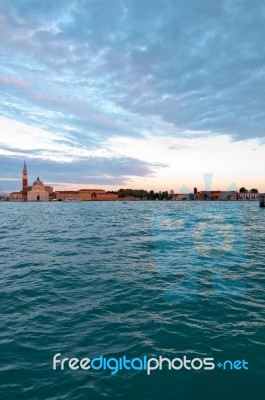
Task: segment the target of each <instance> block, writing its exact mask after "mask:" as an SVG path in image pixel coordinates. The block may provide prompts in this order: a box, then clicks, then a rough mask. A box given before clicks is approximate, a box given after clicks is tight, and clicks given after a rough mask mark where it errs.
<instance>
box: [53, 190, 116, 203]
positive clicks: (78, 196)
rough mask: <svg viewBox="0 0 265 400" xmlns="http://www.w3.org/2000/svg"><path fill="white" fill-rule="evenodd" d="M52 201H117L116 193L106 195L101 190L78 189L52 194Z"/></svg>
mask: <svg viewBox="0 0 265 400" xmlns="http://www.w3.org/2000/svg"><path fill="white" fill-rule="evenodd" d="M54 199H55V200H58V201H66V200H69V199H71V200H79V201H114V200H118V195H117V194H116V193H108V192H106V191H105V190H103V189H80V190H63V191H56V192H55V193H54Z"/></svg>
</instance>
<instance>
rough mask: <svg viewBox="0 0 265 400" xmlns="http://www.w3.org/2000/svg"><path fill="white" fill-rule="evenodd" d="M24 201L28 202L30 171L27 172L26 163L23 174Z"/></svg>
mask: <svg viewBox="0 0 265 400" xmlns="http://www.w3.org/2000/svg"><path fill="white" fill-rule="evenodd" d="M22 200H23V201H27V200H28V171H27V166H26V163H25V161H24V168H23V172H22Z"/></svg>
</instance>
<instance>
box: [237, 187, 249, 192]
mask: <svg viewBox="0 0 265 400" xmlns="http://www.w3.org/2000/svg"><path fill="white" fill-rule="evenodd" d="M245 192H247V189H246V188H245V187H244V186H243V187H242V188H240V189H239V193H245Z"/></svg>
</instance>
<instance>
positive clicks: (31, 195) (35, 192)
mask: <svg viewBox="0 0 265 400" xmlns="http://www.w3.org/2000/svg"><path fill="white" fill-rule="evenodd" d="M28 201H49V191H48V190H47V189H46V187H45V186H44V184H43V182H42V181H41V180H40V178H39V177H38V178H37V179H36V181H35V182H34V183H33V185H32V186H31V188H30V189H29V190H28Z"/></svg>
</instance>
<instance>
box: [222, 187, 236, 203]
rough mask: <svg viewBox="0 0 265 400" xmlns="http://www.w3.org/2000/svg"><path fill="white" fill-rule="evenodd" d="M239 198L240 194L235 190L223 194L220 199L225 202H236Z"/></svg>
mask: <svg viewBox="0 0 265 400" xmlns="http://www.w3.org/2000/svg"><path fill="white" fill-rule="evenodd" d="M237 198H238V193H237V191H235V190H232V191H225V192H222V193H221V195H220V197H219V199H220V200H225V201H229V200H230V201H235V200H237Z"/></svg>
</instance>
